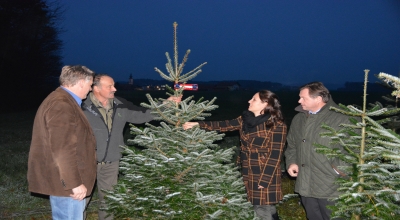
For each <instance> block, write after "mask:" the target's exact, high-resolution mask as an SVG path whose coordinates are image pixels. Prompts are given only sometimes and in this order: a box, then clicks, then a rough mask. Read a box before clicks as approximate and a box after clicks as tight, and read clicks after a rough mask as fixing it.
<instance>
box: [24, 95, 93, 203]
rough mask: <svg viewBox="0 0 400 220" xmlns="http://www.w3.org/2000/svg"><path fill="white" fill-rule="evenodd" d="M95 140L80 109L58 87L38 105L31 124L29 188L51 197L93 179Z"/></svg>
mask: <svg viewBox="0 0 400 220" xmlns="http://www.w3.org/2000/svg"><path fill="white" fill-rule="evenodd" d="M95 148H96V140H95V137H94V135H93V132H92V129H91V127H90V125H89V122H88V121H87V119H86V116H85V115H84V114H83V112H82V109H81V108H80V106H78V104H77V102H76V101H75V99H74V98H73V97H72V96H71V95H70V94H69V93H68V92H66V91H65V90H64V89H62V88H57V89H56V90H55V91H53V92H52V93H51V94H50V95H49V96H47V98H46V99H45V100H44V101H43V102H42V104H41V105H40V107H39V109H38V111H37V113H36V116H35V121H34V124H33V132H32V141H31V147H30V151H29V159H28V175H27V177H28V183H29V191H30V192H35V193H40V194H44V195H52V196H66V197H69V196H70V194H72V189H73V188H75V187H78V186H80V185H81V184H83V185H85V187H86V188H87V195H89V194H90V193H91V192H92V190H93V186H94V182H95V180H96V167H97V165H96V149H95Z"/></svg>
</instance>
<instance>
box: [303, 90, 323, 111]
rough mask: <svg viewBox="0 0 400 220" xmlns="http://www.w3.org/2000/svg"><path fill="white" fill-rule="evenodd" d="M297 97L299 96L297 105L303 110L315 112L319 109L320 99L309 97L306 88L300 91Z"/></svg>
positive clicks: (319, 97)
mask: <svg viewBox="0 0 400 220" xmlns="http://www.w3.org/2000/svg"><path fill="white" fill-rule="evenodd" d="M299 96H300V99H299V103H300V105H301V107H302V108H303V110H305V111H312V112H316V111H318V110H319V109H320V108H321V107H320V104H321V102H322V97H321V96H318V97H315V98H313V97H311V96H310V94H309V90H308V88H305V89H302V90H301V91H300V94H299Z"/></svg>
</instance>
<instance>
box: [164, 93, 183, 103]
mask: <svg viewBox="0 0 400 220" xmlns="http://www.w3.org/2000/svg"><path fill="white" fill-rule="evenodd" d="M167 100H169V101H173V102H177V103H180V102H181V101H182V95H181V96H179V97H176V96H170V97H169V98H168V99H167Z"/></svg>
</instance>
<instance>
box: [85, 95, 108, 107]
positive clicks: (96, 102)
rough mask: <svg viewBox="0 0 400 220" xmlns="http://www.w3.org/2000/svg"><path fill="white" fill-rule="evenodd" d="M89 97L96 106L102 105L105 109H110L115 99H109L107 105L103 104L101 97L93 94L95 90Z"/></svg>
mask: <svg viewBox="0 0 400 220" xmlns="http://www.w3.org/2000/svg"><path fill="white" fill-rule="evenodd" d="M89 98H90V100H91V101H92V103H93V104H94V105H95V106H96V107H102V108H104V109H110V108H112V104H113V99H109V100H108V103H107V104H108V105H107V106H103V104H102V103H101V102H100V100H99V99H97V97H96V96H95V95H94V94H93V92H91V93H89Z"/></svg>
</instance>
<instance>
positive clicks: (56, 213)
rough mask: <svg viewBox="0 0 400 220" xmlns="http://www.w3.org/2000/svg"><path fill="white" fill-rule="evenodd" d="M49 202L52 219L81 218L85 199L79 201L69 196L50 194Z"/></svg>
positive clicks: (74, 219)
mask: <svg viewBox="0 0 400 220" xmlns="http://www.w3.org/2000/svg"><path fill="white" fill-rule="evenodd" d="M50 204H51V215H52V217H53V220H81V219H83V212H84V211H85V205H86V199H82V200H80V201H79V200H75V199H73V198H71V197H63V196H50Z"/></svg>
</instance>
